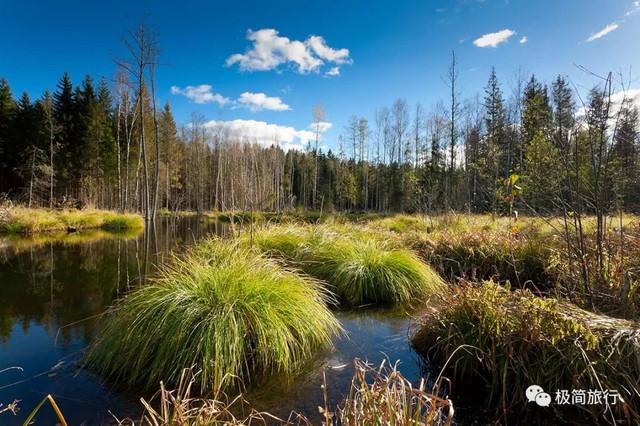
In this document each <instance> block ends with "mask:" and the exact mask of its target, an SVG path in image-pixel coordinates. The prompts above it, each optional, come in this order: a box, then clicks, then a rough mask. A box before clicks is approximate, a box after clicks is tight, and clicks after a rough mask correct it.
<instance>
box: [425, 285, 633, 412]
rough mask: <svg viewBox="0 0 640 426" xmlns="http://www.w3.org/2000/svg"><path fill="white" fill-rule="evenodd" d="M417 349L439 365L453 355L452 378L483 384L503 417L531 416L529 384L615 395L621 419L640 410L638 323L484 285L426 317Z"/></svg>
mask: <svg viewBox="0 0 640 426" xmlns="http://www.w3.org/2000/svg"><path fill="white" fill-rule="evenodd" d="M412 344H413V345H414V347H415V348H416V350H417V351H418V352H420V353H421V354H423V355H424V356H426V357H427V358H429V359H431V360H435V361H436V362H439V363H442V364H444V363H445V362H446V361H447V360H448V358H449V357H450V356H452V355H453V358H452V359H451V364H452V365H453V367H452V368H453V372H454V375H455V377H456V378H458V379H461V380H470V379H471V380H473V379H475V380H480V382H481V383H484V384H485V386H486V388H487V400H488V402H489V403H490V404H491V405H493V406H496V407H498V408H500V409H501V410H502V411H504V412H509V411H519V412H523V411H526V407H527V405H526V399H525V390H526V388H527V387H528V386H530V385H531V384H537V385H539V386H542V387H543V389H551V390H556V389H568V390H569V391H571V389H585V390H588V389H610V390H618V392H619V393H620V395H621V397H622V398H623V400H624V402H622V401H619V403H618V404H617V405H616V406H612V408H616V409H620V410H624V416H629V415H637V413H638V412H640V410H639V408H640V397H639V396H640V386H639V385H638V381H637V378H638V377H639V375H640V363H638V359H640V329H639V324H638V323H637V322H633V321H626V320H619V319H613V318H610V317H606V316H602V315H597V314H594V313H591V312H588V311H585V310H582V309H580V308H578V307H577V306H575V305H572V304H570V303H568V302H562V301H559V300H557V299H542V298H539V297H536V296H534V295H533V294H531V293H530V292H529V291H527V290H515V291H510V290H509V289H508V288H505V287H502V286H499V285H497V284H495V283H491V282H487V283H485V284H484V285H482V286H471V285H465V286H462V287H461V288H458V289H456V290H454V292H453V295H452V298H451V299H450V300H449V301H448V303H446V304H443V305H442V306H440V307H439V308H436V309H434V310H433V312H431V313H429V314H427V315H426V316H425V318H424V319H423V320H422V323H421V324H420V326H419V328H418V330H417V332H416V333H415V335H414V336H413V338H412ZM461 347H462V348H464V350H458V351H457V353H455V354H454V351H456V349H458V348H461ZM591 408H592V409H594V411H596V410H600V412H597V413H595V414H596V415H601V414H602V412H601V411H602V409H604V407H603V406H593V407H591ZM616 414H618V415H621V413H620V412H617V413H616Z"/></svg>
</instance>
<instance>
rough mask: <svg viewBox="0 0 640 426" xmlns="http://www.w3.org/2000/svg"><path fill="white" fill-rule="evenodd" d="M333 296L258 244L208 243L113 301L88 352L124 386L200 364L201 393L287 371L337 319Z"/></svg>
mask: <svg viewBox="0 0 640 426" xmlns="http://www.w3.org/2000/svg"><path fill="white" fill-rule="evenodd" d="M330 300H331V295H330V294H329V293H328V292H327V291H326V290H324V289H323V287H322V286H320V285H319V284H318V283H316V282H315V281H313V280H312V279H310V278H307V277H304V276H300V275H298V274H295V273H294V272H291V271H289V270H287V269H285V268H283V267H281V266H280V265H278V264H276V263H275V262H273V261H271V260H268V259H266V258H264V257H263V256H261V255H260V254H258V253H257V252H255V251H252V250H249V249H243V248H240V247H239V246H238V245H237V244H234V243H229V242H223V241H221V240H218V239H211V240H208V241H205V242H203V243H201V244H199V245H198V246H196V247H195V248H194V249H192V250H191V251H190V252H189V253H188V254H187V255H186V256H185V257H184V258H181V259H176V261H175V262H174V263H173V264H172V265H171V266H166V267H164V268H163V269H162V271H161V273H160V276H159V278H158V279H157V280H155V281H154V282H153V283H152V284H150V285H148V286H145V287H142V288H140V289H138V290H136V291H134V292H132V293H131V294H129V295H127V296H126V297H125V298H124V299H123V300H121V301H120V302H119V303H117V304H116V306H115V307H114V308H113V309H112V312H111V313H110V314H109V315H107V317H106V318H105V321H104V328H103V329H102V331H101V333H100V334H99V336H98V337H97V339H96V340H95V342H94V344H93V345H92V347H91V348H90V351H89V352H88V354H87V358H86V364H87V366H88V367H89V368H91V369H92V370H94V371H96V372H98V373H100V374H102V375H104V376H105V377H108V378H110V379H112V380H114V381H115V382H117V383H122V384H123V385H128V386H135V385H142V386H146V387H149V386H154V385H157V384H158V383H159V382H160V381H161V380H164V381H165V383H167V384H169V385H174V384H176V383H177V382H178V380H179V379H180V375H181V372H182V371H183V369H184V368H189V367H195V368H197V369H198V370H200V374H199V375H198V380H197V385H198V387H199V388H200V389H201V390H202V391H203V392H206V391H210V390H214V389H219V388H224V387H226V386H227V385H232V384H233V385H235V381H236V379H240V380H241V381H242V383H245V384H250V383H252V382H254V381H258V380H259V379H261V378H263V377H264V376H267V375H270V374H285V375H286V374H292V373H294V372H295V371H296V370H297V369H298V368H299V367H300V366H301V365H302V364H303V363H304V362H305V361H306V360H308V359H309V358H310V357H311V356H312V355H313V354H314V353H315V351H316V350H317V349H319V348H322V347H329V346H331V342H332V338H333V337H334V336H335V335H336V334H338V333H340V331H341V327H340V325H339V323H338V321H337V320H336V318H335V317H334V316H333V315H332V313H331V312H330V311H329V310H328V308H327V304H328V303H330Z"/></svg>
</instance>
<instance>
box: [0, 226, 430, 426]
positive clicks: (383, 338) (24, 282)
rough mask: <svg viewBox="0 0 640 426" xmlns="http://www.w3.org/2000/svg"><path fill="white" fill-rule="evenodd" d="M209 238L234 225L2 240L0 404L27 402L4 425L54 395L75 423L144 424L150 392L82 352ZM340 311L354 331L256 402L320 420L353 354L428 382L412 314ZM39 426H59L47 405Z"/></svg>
mask: <svg viewBox="0 0 640 426" xmlns="http://www.w3.org/2000/svg"><path fill="white" fill-rule="evenodd" d="M211 234H217V235H222V236H225V235H228V234H229V229H228V227H227V226H226V225H224V224H221V223H218V222H215V221H202V220H199V219H198V218H185V219H178V220H170V219H163V220H160V221H159V222H158V223H157V224H156V225H155V227H154V228H148V229H147V230H145V232H143V233H140V234H112V233H106V232H103V231H88V232H83V233H77V234H61V235H47V236H38V237H32V238H13V239H11V238H0V404H3V406H4V405H6V404H8V403H10V402H12V401H13V400H19V401H20V402H19V407H20V411H19V412H18V414H17V415H15V416H14V415H13V414H11V413H7V412H5V413H2V414H0V424H2V425H21V424H22V422H23V421H24V419H25V418H26V416H27V415H28V414H29V412H30V411H31V410H32V409H33V408H34V407H35V406H36V405H37V404H38V403H39V402H40V401H41V400H42V398H44V397H45V396H46V395H47V394H52V395H53V396H54V398H55V400H56V402H57V403H58V405H59V406H60V408H61V410H62V412H63V413H64V415H65V417H66V419H67V421H68V422H69V424H72V425H80V424H86V425H100V424H113V423H116V421H115V418H119V419H122V418H126V417H131V418H135V419H137V418H139V415H140V412H141V410H140V407H141V406H140V404H139V398H140V397H141V396H144V397H149V395H144V394H142V393H140V392H138V393H135V392H131V393H127V392H122V391H119V390H116V389H114V388H113V386H110V385H109V384H107V383H105V382H103V381H102V380H101V379H100V378H99V377H96V376H95V375H93V374H91V373H90V372H87V371H85V370H82V369H80V368H79V363H80V361H81V357H82V354H83V350H84V349H85V348H86V347H87V345H88V344H89V343H90V342H91V339H92V337H93V336H94V335H95V332H96V327H97V324H98V317H99V316H100V314H102V313H103V312H104V311H105V308H107V307H108V306H109V305H111V304H112V303H113V302H114V300H115V299H117V298H118V297H119V296H121V295H123V294H125V293H126V292H127V291H129V290H130V289H132V288H135V287H136V286H139V285H144V282H145V280H146V279H148V277H149V276H153V273H154V271H155V270H156V267H157V265H159V264H161V263H163V262H166V261H168V260H169V259H170V258H171V255H172V254H171V253H172V252H175V253H179V252H180V251H181V250H184V248H185V247H186V246H188V245H190V244H193V243H194V242H195V241H198V240H199V239H201V238H203V237H205V236H207V235H211ZM336 315H337V317H338V318H339V320H340V321H341V323H342V325H343V327H344V328H345V330H346V332H347V333H346V336H345V337H344V338H341V339H339V340H337V341H336V342H335V349H334V350H333V351H327V352H326V353H322V354H319V356H318V357H317V359H316V360H315V361H314V362H313V363H312V365H311V366H310V368H308V371H306V372H305V373H302V374H301V376H300V377H297V378H296V379H294V380H291V381H289V382H287V383H280V384H274V385H270V386H267V387H265V388H264V389H257V390H254V391H252V392H250V394H249V395H248V398H249V399H250V401H251V402H252V404H254V405H255V406H256V407H257V408H258V409H260V410H265V411H269V412H271V413H273V414H275V415H279V416H283V417H285V418H286V417H287V416H288V414H289V413H290V412H291V411H296V412H298V413H302V414H304V415H307V416H309V417H310V418H316V419H317V418H318V406H319V405H323V397H322V395H323V394H322V390H321V387H320V386H321V384H322V381H323V379H322V372H323V371H325V372H326V380H327V385H328V391H329V399H330V402H331V403H332V404H335V403H337V402H339V401H340V400H341V399H342V397H343V396H344V394H345V392H346V390H347V389H348V387H349V384H350V382H351V377H352V373H353V370H352V369H351V368H350V367H349V366H348V364H349V363H350V362H351V361H353V359H354V358H355V357H359V358H361V359H365V360H368V361H370V362H372V363H374V364H379V363H380V362H381V361H382V360H383V359H385V358H386V359H389V360H391V361H393V362H396V361H399V369H400V371H401V372H402V373H403V374H404V375H405V376H406V377H408V378H409V379H411V380H414V381H419V380H420V377H421V376H426V372H425V368H424V366H423V365H422V363H421V361H420V358H419V357H418V356H417V355H416V354H415V353H414V352H413V351H412V350H411V347H410V345H409V342H408V336H407V334H408V328H409V326H410V319H409V318H408V317H407V316H406V315H398V314H393V313H388V312H380V311H369V310H359V311H355V312H353V311H352V312H337V313H336ZM345 364H347V366H345ZM0 409H1V407H0ZM35 424H42V425H51V424H55V417H54V415H53V412H52V410H51V408H50V407H49V405H48V404H47V405H45V406H44V407H43V409H42V410H41V412H40V413H39V414H38V417H37V419H36V423H35Z"/></svg>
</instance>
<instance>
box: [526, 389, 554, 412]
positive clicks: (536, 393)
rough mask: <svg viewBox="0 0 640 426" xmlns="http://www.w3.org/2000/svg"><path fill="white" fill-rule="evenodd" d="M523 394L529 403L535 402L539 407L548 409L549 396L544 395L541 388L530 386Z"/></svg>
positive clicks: (549, 403)
mask: <svg viewBox="0 0 640 426" xmlns="http://www.w3.org/2000/svg"><path fill="white" fill-rule="evenodd" d="M525 394H526V396H527V400H529V402H535V403H536V404H538V405H539V406H540V407H548V406H549V405H551V395H549V394H548V393H546V392H545V391H544V389H542V387H541V386H538V385H531V386H529V387H528V388H527V390H526V391H525Z"/></svg>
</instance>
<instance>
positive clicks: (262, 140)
mask: <svg viewBox="0 0 640 426" xmlns="http://www.w3.org/2000/svg"><path fill="white" fill-rule="evenodd" d="M205 127H207V128H208V129H210V130H212V131H223V132H227V133H229V135H230V136H231V137H233V138H237V139H242V140H248V141H250V142H256V143H258V144H260V145H263V146H271V145H274V144H276V143H277V144H278V145H279V146H281V147H282V148H283V149H284V150H289V149H297V150H302V149H304V148H305V144H306V143H307V141H310V140H312V139H313V138H314V133H313V132H312V131H310V130H297V129H295V128H294V127H290V126H281V125H279V124H272V123H267V122H265V121H256V120H241V119H237V120H228V121H221V120H211V121H209V122H207V123H205Z"/></svg>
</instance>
